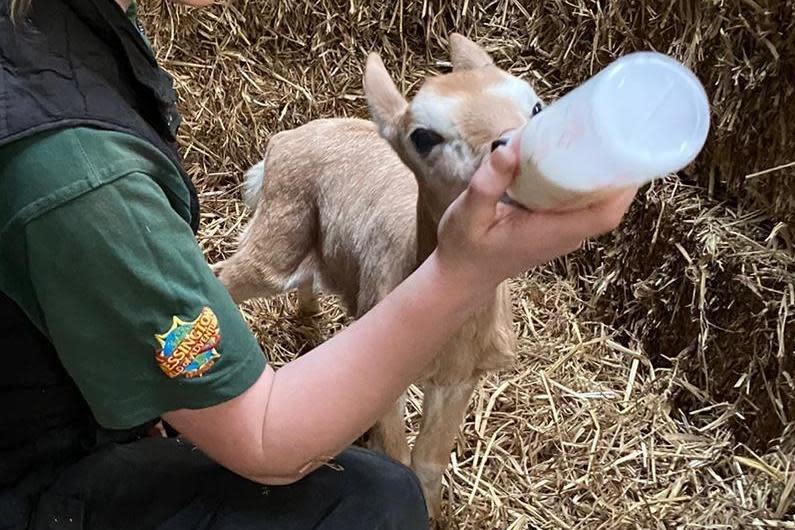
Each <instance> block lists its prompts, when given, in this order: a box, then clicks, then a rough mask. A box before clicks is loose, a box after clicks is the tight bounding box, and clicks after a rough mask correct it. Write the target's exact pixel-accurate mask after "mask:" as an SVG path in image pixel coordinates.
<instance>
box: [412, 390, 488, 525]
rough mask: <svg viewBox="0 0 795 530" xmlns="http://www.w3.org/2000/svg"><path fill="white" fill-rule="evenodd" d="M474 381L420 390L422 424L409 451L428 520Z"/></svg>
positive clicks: (436, 507) (435, 509) (436, 506)
mask: <svg viewBox="0 0 795 530" xmlns="http://www.w3.org/2000/svg"><path fill="white" fill-rule="evenodd" d="M476 384H477V378H473V379H470V380H468V381H463V382H461V383H458V384H453V385H436V384H432V383H429V384H427V385H426V386H425V389H424V390H425V398H424V400H423V404H422V423H421V425H420V432H419V435H418V436H417V441H416V442H415V444H414V450H413V451H412V453H411V467H412V469H413V470H414V472H415V473H416V474H417V476H418V477H419V479H420V483H421V484H422V491H423V493H424V494H425V502H426V504H427V506H428V515H429V516H430V517H431V518H432V519H436V518H438V517H439V514H440V511H441V504H442V475H443V474H444V470H445V469H446V468H447V464H448V463H449V461H450V451H451V450H452V448H453V444H454V443H455V437H456V435H457V434H458V430H459V428H460V426H461V423H462V422H463V421H464V413H465V412H466V410H467V405H468V404H469V399H470V398H471V397H472V392H473V391H474V390H475V385H476Z"/></svg>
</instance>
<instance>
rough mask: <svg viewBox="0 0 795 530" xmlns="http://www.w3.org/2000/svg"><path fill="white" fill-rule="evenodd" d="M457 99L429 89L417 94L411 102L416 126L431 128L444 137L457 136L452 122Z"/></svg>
mask: <svg viewBox="0 0 795 530" xmlns="http://www.w3.org/2000/svg"><path fill="white" fill-rule="evenodd" d="M458 103H459V99H458V98H456V97H455V96H442V95H440V94H438V93H435V92H431V91H427V90H426V91H424V92H420V93H419V94H417V97H415V98H414V101H412V102H411V113H412V115H413V117H414V122H415V124H416V125H417V126H418V127H424V128H426V129H432V130H434V131H436V132H437V133H439V134H441V135H442V136H444V137H446V138H453V137H455V136H457V132H456V128H455V125H454V123H453V116H454V115H455V109H456V107H457V106H458Z"/></svg>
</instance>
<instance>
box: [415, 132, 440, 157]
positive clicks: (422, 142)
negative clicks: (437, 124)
mask: <svg viewBox="0 0 795 530" xmlns="http://www.w3.org/2000/svg"><path fill="white" fill-rule="evenodd" d="M409 138H411V143H412V144H414V147H415V149H417V152H418V153H419V154H420V155H421V156H427V155H428V153H430V152H431V149H433V148H434V146H436V145H439V144H440V143H442V142H443V141H444V137H443V136H442V135H441V134H439V133H437V132H434V131H432V130H430V129H423V128H419V129H414V132H412V133H411V136H410V137H409Z"/></svg>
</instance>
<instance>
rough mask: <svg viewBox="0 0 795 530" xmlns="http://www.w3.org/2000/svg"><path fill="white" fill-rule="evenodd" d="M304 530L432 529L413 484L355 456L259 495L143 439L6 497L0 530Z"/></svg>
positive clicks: (369, 457)
mask: <svg viewBox="0 0 795 530" xmlns="http://www.w3.org/2000/svg"><path fill="white" fill-rule="evenodd" d="M6 518H8V520H4V519H6ZM14 518H16V519H17V520H16V521H15V520H14ZM308 528H318V529H324V530H326V529H345V530H348V529H350V530H359V529H362V530H363V529H383V530H392V529H395V530H397V529H400V530H413V529H420V528H422V529H426V528H428V518H427V513H426V510H425V501H424V499H423V496H422V492H421V489H420V486H419V482H418V480H417V478H416V477H415V476H414V474H413V473H412V472H411V471H410V470H409V469H408V468H406V467H404V466H402V465H401V464H399V463H397V462H395V461H393V460H391V459H389V458H387V457H384V456H382V455H379V454H376V453H373V452H371V451H367V450H365V449H361V448H359V447H352V448H350V449H348V450H346V451H345V452H343V453H342V454H341V455H339V456H338V457H337V458H336V459H335V460H334V461H332V462H331V464H330V465H329V466H324V467H321V468H320V469H318V470H317V471H315V472H313V473H311V474H309V475H308V476H306V477H304V478H303V479H302V480H300V481H298V482H296V483H294V484H290V485H287V486H263V485H261V484H257V483H254V482H251V481H248V480H246V479H243V478H241V477H239V476H237V475H235V474H233V473H231V472H229V471H227V470H226V469H224V468H223V467H221V466H219V465H218V464H216V463H215V462H213V461H212V460H210V459H209V458H207V457H206V456H204V455H203V454H202V453H201V452H199V451H198V450H197V449H195V448H194V447H192V446H191V445H189V444H186V443H184V442H182V441H181V440H179V439H175V438H147V439H144V440H140V441H138V442H134V443H131V444H124V445H109V446H106V447H104V448H103V449H101V450H99V451H98V452H96V453H94V454H92V455H90V456H88V457H87V458H85V459H83V460H81V461H79V462H78V463H76V464H74V465H72V466H70V467H68V468H66V469H65V470H64V471H63V472H62V473H60V474H59V476H58V478H57V480H56V481H55V482H54V483H53V484H52V485H51V486H50V487H48V488H47V489H46V490H45V491H44V492H42V493H41V494H40V495H37V496H35V497H32V498H22V497H20V496H16V497H14V493H13V492H4V493H3V492H0V529H2V530H5V529H14V530H16V529H29V530H44V529H47V530H50V529H52V530H54V529H58V530H126V529H129V530H133V529H135V530H146V529H159V530H178V529H179V530H183V529H190V530H194V529H195V530H232V529H236V530H248V529H252V530H253V529H274V530H277V529H278V530H282V529H291V530H292V529H295V530H299V529H308Z"/></svg>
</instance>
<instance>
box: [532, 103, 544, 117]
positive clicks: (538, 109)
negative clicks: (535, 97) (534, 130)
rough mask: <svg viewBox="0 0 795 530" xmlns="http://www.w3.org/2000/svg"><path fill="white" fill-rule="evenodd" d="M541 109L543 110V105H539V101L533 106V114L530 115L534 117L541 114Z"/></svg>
mask: <svg viewBox="0 0 795 530" xmlns="http://www.w3.org/2000/svg"><path fill="white" fill-rule="evenodd" d="M543 108H544V106H543V105H542V104H541V102H540V101H539V102H538V103H536V104H535V105H534V106H533V114H532V115H533V116H535V115H536V114H538V113H539V112H541V110H542V109H543Z"/></svg>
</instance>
